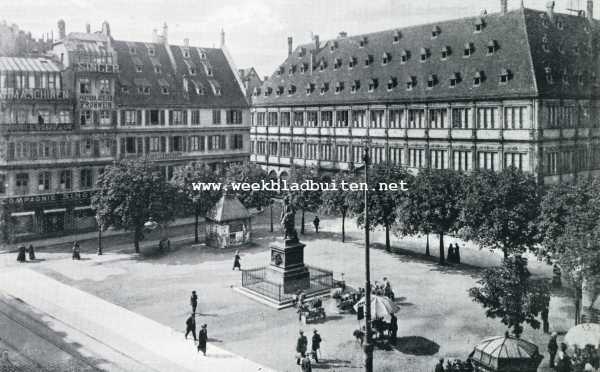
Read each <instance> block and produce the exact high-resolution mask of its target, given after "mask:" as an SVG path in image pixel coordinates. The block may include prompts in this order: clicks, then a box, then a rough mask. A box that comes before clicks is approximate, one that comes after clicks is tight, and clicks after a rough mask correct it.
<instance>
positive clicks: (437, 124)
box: [429, 108, 448, 129]
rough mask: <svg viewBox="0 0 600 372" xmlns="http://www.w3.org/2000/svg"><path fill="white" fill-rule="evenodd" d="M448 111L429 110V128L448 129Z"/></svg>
mask: <svg viewBox="0 0 600 372" xmlns="http://www.w3.org/2000/svg"><path fill="white" fill-rule="evenodd" d="M447 119H448V110H446V109H443V108H441V109H431V110H429V128H434V129H444V128H448V120H447Z"/></svg>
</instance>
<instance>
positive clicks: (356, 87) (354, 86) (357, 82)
mask: <svg viewBox="0 0 600 372" xmlns="http://www.w3.org/2000/svg"><path fill="white" fill-rule="evenodd" d="M359 89H360V80H354V81H353V82H352V87H350V92H351V93H356V92H357V91H358V90H359Z"/></svg>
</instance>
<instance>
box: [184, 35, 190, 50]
mask: <svg viewBox="0 0 600 372" xmlns="http://www.w3.org/2000/svg"><path fill="white" fill-rule="evenodd" d="M183 46H184V47H186V48H189V47H190V39H188V38H187V37H186V38H185V39H183Z"/></svg>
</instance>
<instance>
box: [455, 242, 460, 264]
mask: <svg viewBox="0 0 600 372" xmlns="http://www.w3.org/2000/svg"><path fill="white" fill-rule="evenodd" d="M454 262H455V263H457V264H459V263H460V246H459V245H458V243H456V244H454Z"/></svg>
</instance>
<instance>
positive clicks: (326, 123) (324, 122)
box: [321, 111, 333, 127]
mask: <svg viewBox="0 0 600 372" xmlns="http://www.w3.org/2000/svg"><path fill="white" fill-rule="evenodd" d="M332 124H333V112H332V111H322V112H321V126H322V127H330V126H331V125H332Z"/></svg>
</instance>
